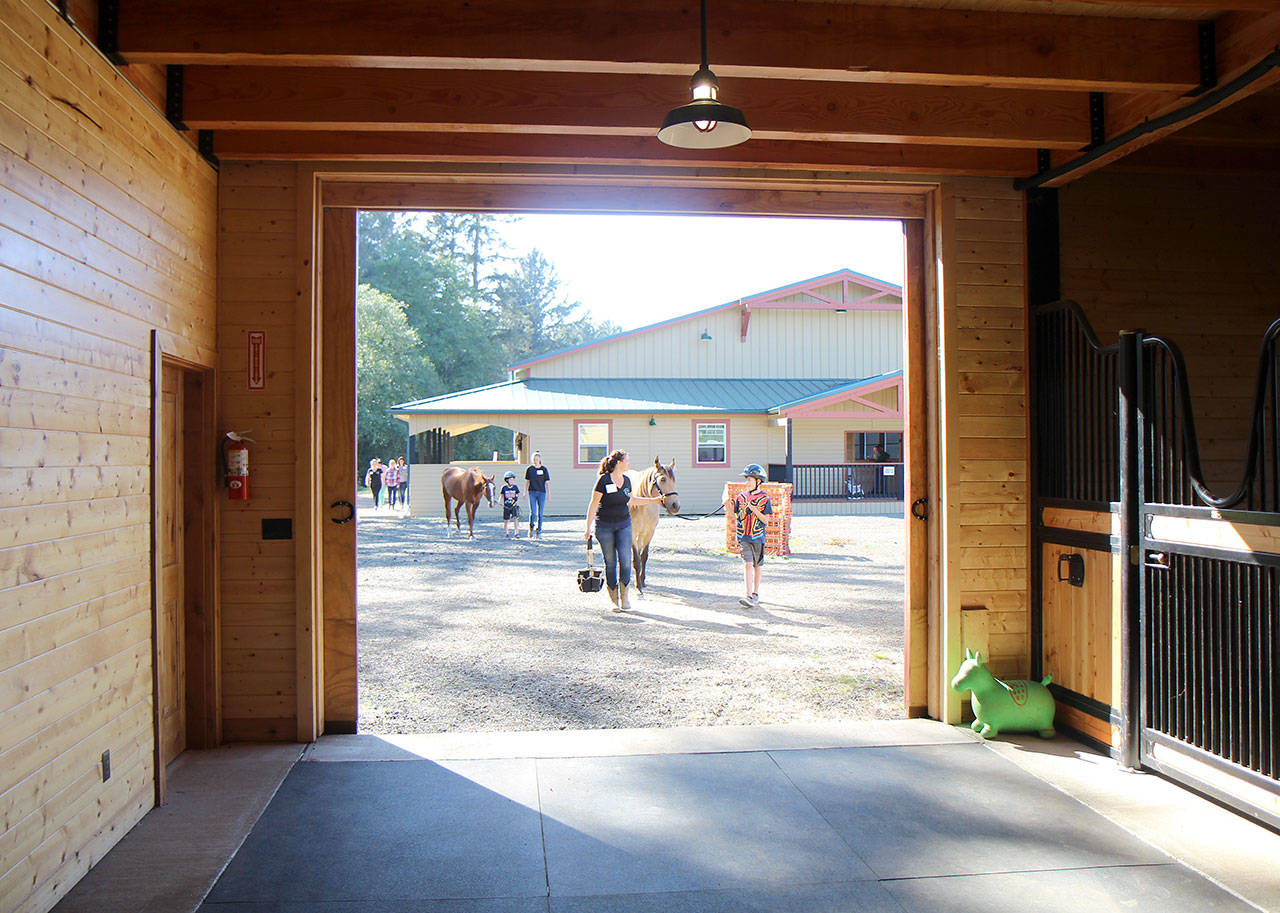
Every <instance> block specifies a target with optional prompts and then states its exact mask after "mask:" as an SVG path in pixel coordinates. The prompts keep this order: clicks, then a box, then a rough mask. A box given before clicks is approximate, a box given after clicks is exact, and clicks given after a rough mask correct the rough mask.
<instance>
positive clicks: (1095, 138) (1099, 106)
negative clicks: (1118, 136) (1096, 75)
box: [1087, 92, 1107, 149]
mask: <svg viewBox="0 0 1280 913" xmlns="http://www.w3.org/2000/svg"><path fill="white" fill-rule="evenodd" d="M1106 141H1107V97H1106V96H1105V95H1103V94H1102V93H1101V92H1090V93H1089V145H1088V147H1087V148H1089V149H1093V148H1094V147H1095V146H1101V145H1102V144H1103V143H1105V142H1106Z"/></svg>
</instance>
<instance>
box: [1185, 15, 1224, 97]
mask: <svg viewBox="0 0 1280 913" xmlns="http://www.w3.org/2000/svg"><path fill="white" fill-rule="evenodd" d="M1216 32H1217V30H1216V29H1215V28H1214V23H1213V20H1212V19H1208V20H1206V21H1204V22H1201V23H1200V29H1199V33H1198V37H1199V39H1200V48H1199V50H1200V55H1199V56H1200V85H1199V86H1198V87H1197V88H1195V89H1193V90H1192V91H1191V92H1189V93H1187V94H1188V95H1200V94H1202V93H1204V92H1208V91H1209V90H1210V89H1212V88H1213V87H1214V86H1216V85H1217V84H1218V39H1217V34H1216Z"/></svg>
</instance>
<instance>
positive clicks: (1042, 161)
mask: <svg viewBox="0 0 1280 913" xmlns="http://www.w3.org/2000/svg"><path fill="white" fill-rule="evenodd" d="M1052 167H1053V153H1052V152H1050V151H1049V150H1048V149H1037V150H1036V172H1037V173H1039V172H1041V171H1048V170H1049V169H1050V168H1052Z"/></svg>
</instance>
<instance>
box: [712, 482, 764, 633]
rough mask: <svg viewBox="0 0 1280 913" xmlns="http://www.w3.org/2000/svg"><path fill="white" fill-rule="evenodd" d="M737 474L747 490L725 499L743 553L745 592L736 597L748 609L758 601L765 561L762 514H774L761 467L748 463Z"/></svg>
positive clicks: (739, 547) (757, 603) (726, 508)
mask: <svg viewBox="0 0 1280 913" xmlns="http://www.w3.org/2000/svg"><path fill="white" fill-rule="evenodd" d="M740 475H741V476H742V477H743V478H744V479H746V480H747V490H746V491H743V492H739V493H738V494H736V495H734V496H733V497H732V498H730V497H728V496H727V491H726V497H725V499H724V506H725V510H729V509H731V508H732V510H733V516H734V519H735V521H736V522H737V527H738V529H737V532H738V549H739V551H740V552H741V553H742V561H743V578H744V580H745V581H746V587H747V595H745V596H744V597H742V598H741V599H739V600H738V602H740V603H742V604H743V605H744V606H746V607H747V608H749V609H750V608H753V607H755V606H757V605H759V604H760V566H761V565H762V564H764V540H765V523H766V522H767V521H766V520H765V517H767V516H769V515H770V514H772V513H773V503H772V502H771V501H770V500H769V496H768V495H767V494H766V493H765V491H764V489H763V488H762V487H761V484H762V483H763V482H764V481H765V474H764V468H763V467H761V465H760V464H759V463H748V464H747V466H746V468H745V469H743V470H742V472H741V473H740Z"/></svg>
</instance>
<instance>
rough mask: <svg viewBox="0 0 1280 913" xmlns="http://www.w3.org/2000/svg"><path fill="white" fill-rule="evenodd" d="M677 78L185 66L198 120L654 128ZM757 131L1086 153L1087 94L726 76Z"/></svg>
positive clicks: (274, 124) (232, 124)
mask: <svg viewBox="0 0 1280 913" xmlns="http://www.w3.org/2000/svg"><path fill="white" fill-rule="evenodd" d="M686 92H687V83H686V81H685V80H684V79H681V78H680V77H675V76H622V75H617V74H593V75H585V74H576V73H510V72H486V73H477V72H475V71H468V70H388V69H362V70H351V69H346V70H340V69H320V68H310V67H302V68H300V67H287V68H281V67H187V68H186V69H185V85H184V101H183V121H184V122H185V123H186V124H187V125H188V126H189V127H191V128H192V129H203V130H223V129H240V130H245V129H258V130H390V131H427V132H481V133H534V134H537V133H550V134H596V135H613V136H652V135H653V134H654V132H655V131H656V129H657V126H658V124H659V123H660V122H661V120H662V117H663V115H664V114H665V113H666V112H667V110H669V109H670V108H671V107H673V106H674V105H676V104H679V103H680V102H682V101H683V100H684V98H685V97H686ZM722 97H723V98H724V99H726V100H727V101H729V102H730V103H731V104H736V105H739V106H741V107H742V108H743V110H744V111H745V112H746V115H747V118H748V121H749V122H750V124H751V127H752V130H753V131H754V135H755V137H756V138H758V139H773V140H808V141H828V142H885V143H888V142H905V143H927V144H933V145H962V146H971V145H986V146H997V147H1011V148H1050V149H1075V148H1080V147H1081V146H1083V145H1084V144H1085V143H1086V142H1088V139H1089V124H1088V104H1087V98H1086V96H1085V95H1084V94H1082V93H1077V92H1064V91H1047V90H1025V91H1015V90H1009V89H986V88H952V89H946V88H937V87H933V86H872V85H862V84H856V83H814V82H793V81H783V80H778V81H772V80H736V81H733V82H728V81H722Z"/></svg>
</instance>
